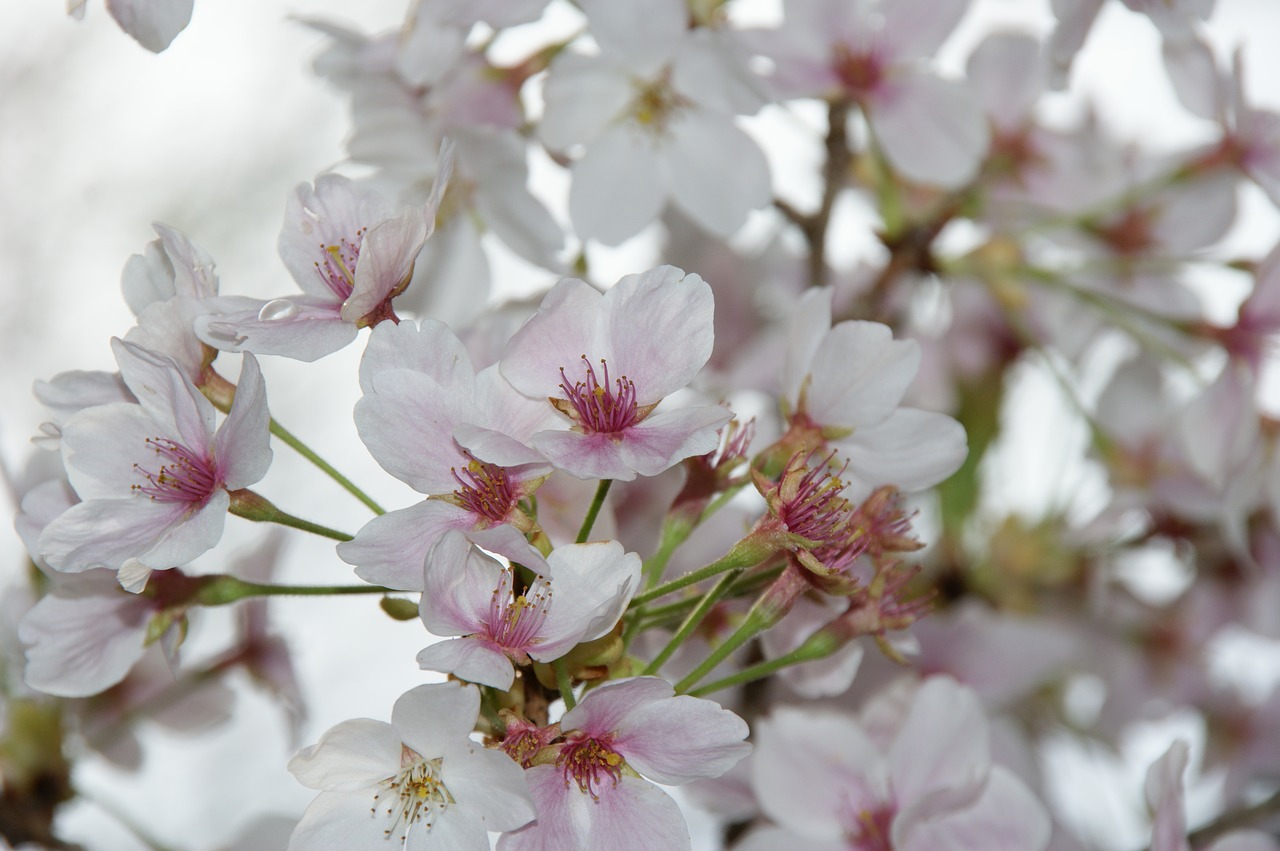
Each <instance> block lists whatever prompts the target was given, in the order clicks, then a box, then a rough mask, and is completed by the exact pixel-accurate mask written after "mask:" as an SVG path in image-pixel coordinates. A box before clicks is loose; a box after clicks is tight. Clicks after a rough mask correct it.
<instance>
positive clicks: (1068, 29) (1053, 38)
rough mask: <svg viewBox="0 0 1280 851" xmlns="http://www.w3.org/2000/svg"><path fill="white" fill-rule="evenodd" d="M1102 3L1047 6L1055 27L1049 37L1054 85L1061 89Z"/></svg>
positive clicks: (1060, 1) (1083, 0)
mask: <svg viewBox="0 0 1280 851" xmlns="http://www.w3.org/2000/svg"><path fill="white" fill-rule="evenodd" d="M1103 2H1104V0H1052V2H1051V4H1050V6H1051V8H1052V9H1053V16H1054V17H1055V18H1057V19H1058V24H1057V26H1056V27H1054V29H1053V33H1052V35H1050V36H1049V59H1050V61H1051V62H1052V71H1053V80H1052V83H1053V86H1054V87H1055V88H1059V89H1060V88H1063V87H1064V86H1065V85H1066V83H1067V75H1068V74H1069V73H1070V71H1071V61H1072V60H1073V59H1075V55H1076V53H1078V52H1079V50H1080V48H1081V46H1083V45H1084V42H1085V39H1086V38H1088V37H1089V30H1090V29H1092V28H1093V22H1094V20H1095V19H1096V18H1097V17H1098V12H1099V11H1100V10H1101V9H1102V4H1103Z"/></svg>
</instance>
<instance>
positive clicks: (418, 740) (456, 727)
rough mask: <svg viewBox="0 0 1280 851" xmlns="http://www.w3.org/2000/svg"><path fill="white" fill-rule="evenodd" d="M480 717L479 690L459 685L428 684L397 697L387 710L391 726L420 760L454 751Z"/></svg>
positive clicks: (468, 734) (469, 733)
mask: <svg viewBox="0 0 1280 851" xmlns="http://www.w3.org/2000/svg"><path fill="white" fill-rule="evenodd" d="M479 714H480V690H479V689H477V688H476V687H475V686H463V685H461V684H459V683H431V684H429V685H423V686H418V687H416V688H412V689H409V691H407V692H405V693H404V694H402V695H400V697H399V699H398V700H396V703H395V706H394V707H392V709H391V726H393V727H395V728H396V733H397V734H398V735H399V736H400V738H401V740H402V741H403V742H404V743H405V744H406V745H408V746H409V747H410V748H412V749H413V750H415V751H417V752H418V753H419V754H420V755H421V756H422V757H423V758H424V759H435V758H436V757H439V756H442V755H444V754H445V753H448V752H450V751H451V750H454V749H456V748H457V742H458V740H460V739H466V738H467V737H468V736H470V735H471V730H472V728H473V727H474V726H475V723H476V716H477V715H479Z"/></svg>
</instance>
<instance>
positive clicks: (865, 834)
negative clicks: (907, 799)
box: [848, 806, 894, 851]
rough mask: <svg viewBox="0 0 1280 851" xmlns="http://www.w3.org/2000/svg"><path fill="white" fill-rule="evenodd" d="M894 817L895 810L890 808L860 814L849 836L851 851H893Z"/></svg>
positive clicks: (883, 807) (864, 811)
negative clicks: (891, 838) (891, 836)
mask: <svg viewBox="0 0 1280 851" xmlns="http://www.w3.org/2000/svg"><path fill="white" fill-rule="evenodd" d="M893 816H894V812H893V808H892V807H889V806H880V807H876V808H875V809H873V810H862V811H861V812H859V813H858V815H857V823H856V824H855V825H854V828H853V830H852V831H850V833H849V836H848V840H849V843H850V844H849V851H893V843H892V842H891V841H890V839H889V836H890V833H891V831H892V827H893Z"/></svg>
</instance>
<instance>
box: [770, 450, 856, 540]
mask: <svg viewBox="0 0 1280 851" xmlns="http://www.w3.org/2000/svg"><path fill="white" fill-rule="evenodd" d="M834 455H835V453H834V452H833V453H831V455H828V456H827V457H826V458H824V459H823V460H822V463H820V464H817V465H815V466H814V467H813V468H812V469H808V470H805V471H804V472H803V473H801V470H803V469H804V467H805V465H806V464H807V463H808V461H809V457H810V456H805V457H803V458H802V457H801V456H800V455H799V454H797V455H795V456H794V457H792V459H791V460H790V461H789V462H788V463H787V468H786V469H785V470H783V472H782V480H781V483H780V485H779V489H780V491H781V495H782V497H783V502H782V504H781V505H780V506H779V508H778V517H779V518H780V519H781V520H782V522H783V523H785V524H786V526H787V531H788V532H791V533H793V534H796V535H799V536H800V537H802V538H808V539H809V540H811V541H817V542H819V543H820V544H824V545H828V546H842V545H844V544H845V543H846V539H847V538H848V537H849V534H848V533H849V521H850V519H851V516H852V513H853V508H852V506H850V505H849V501H848V500H846V499H845V498H844V497H842V496H840V491H841V490H842V489H843V488H844V482H842V481H841V480H840V479H839V477H837V476H832V475H831V474H829V473H828V472H827V463H828V462H830V460H831V459H832V457H834ZM845 466H846V467H847V466H848V464H846V465H845ZM841 472H842V473H843V472H844V470H843V469H842V470H841Z"/></svg>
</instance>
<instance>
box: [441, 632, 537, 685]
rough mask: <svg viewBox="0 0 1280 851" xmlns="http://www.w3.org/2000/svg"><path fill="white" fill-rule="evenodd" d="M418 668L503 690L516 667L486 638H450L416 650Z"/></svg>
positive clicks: (511, 681)
mask: <svg viewBox="0 0 1280 851" xmlns="http://www.w3.org/2000/svg"><path fill="white" fill-rule="evenodd" d="M418 667H419V668H422V669H423V670H424V671H439V672H440V673H442V674H452V675H453V676H455V677H457V678H458V679H460V680H466V681H467V682H469V683H477V684H479V685H484V686H492V687H493V688H496V689H498V690H499V691H506V690H507V689H509V688H511V684H512V683H513V682H515V678H516V669H515V668H514V667H512V665H511V659H509V658H508V657H507V654H506V653H505V652H504V651H503V650H502V648H500V647H498V645H496V644H494V643H493V642H492V641H490V640H489V639H487V638H480V637H478V636H477V637H472V638H449V639H445V640H444V641H437V642H436V643H435V644H430V645H428V646H426V647H424V648H423V649H422V650H420V651H418Z"/></svg>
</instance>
